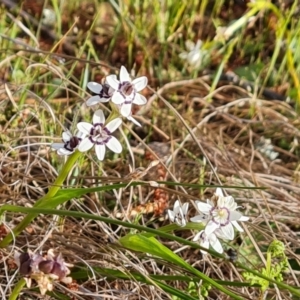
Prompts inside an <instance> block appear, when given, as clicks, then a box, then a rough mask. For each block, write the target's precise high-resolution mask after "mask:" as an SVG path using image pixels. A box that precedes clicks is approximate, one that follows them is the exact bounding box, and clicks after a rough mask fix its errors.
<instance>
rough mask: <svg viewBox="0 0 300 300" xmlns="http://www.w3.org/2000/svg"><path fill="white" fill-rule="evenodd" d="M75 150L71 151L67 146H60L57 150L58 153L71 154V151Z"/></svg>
mask: <svg viewBox="0 0 300 300" xmlns="http://www.w3.org/2000/svg"><path fill="white" fill-rule="evenodd" d="M73 152H74V151H69V150H67V149H65V148H60V149H58V150H57V154H58V155H70V154H71V153H73Z"/></svg>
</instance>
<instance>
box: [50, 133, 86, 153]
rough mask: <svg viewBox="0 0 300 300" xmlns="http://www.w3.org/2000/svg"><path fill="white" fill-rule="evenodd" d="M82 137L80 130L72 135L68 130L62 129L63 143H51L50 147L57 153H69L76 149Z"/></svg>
mask: <svg viewBox="0 0 300 300" xmlns="http://www.w3.org/2000/svg"><path fill="white" fill-rule="evenodd" d="M83 138H84V134H83V133H82V132H80V131H79V132H77V133H76V135H72V134H71V132H70V131H64V132H63V133H62V139H63V143H53V144H52V145H51V147H52V148H53V149H55V150H57V154H58V155H70V154H72V153H73V152H74V151H75V150H76V149H77V147H78V146H79V144H80V142H81V141H82V139H83Z"/></svg>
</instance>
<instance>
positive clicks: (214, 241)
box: [210, 234, 224, 253]
mask: <svg viewBox="0 0 300 300" xmlns="http://www.w3.org/2000/svg"><path fill="white" fill-rule="evenodd" d="M210 244H211V246H212V248H213V249H214V250H215V251H216V252H218V253H223V251H224V250H223V247H222V244H221V243H220V241H219V239H218V238H217V237H216V235H215V234H214V235H213V238H211V239H210Z"/></svg>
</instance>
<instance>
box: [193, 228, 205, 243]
mask: <svg viewBox="0 0 300 300" xmlns="http://www.w3.org/2000/svg"><path fill="white" fill-rule="evenodd" d="M203 231H204V230H201V231H199V232H198V233H197V234H196V235H195V236H194V238H193V242H197V241H198V240H200V238H201V234H202V233H203Z"/></svg>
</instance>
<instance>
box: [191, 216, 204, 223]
mask: <svg viewBox="0 0 300 300" xmlns="http://www.w3.org/2000/svg"><path fill="white" fill-rule="evenodd" d="M190 220H191V222H194V223H206V221H207V216H206V215H204V214H200V215H197V216H195V217H192V218H190Z"/></svg>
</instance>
